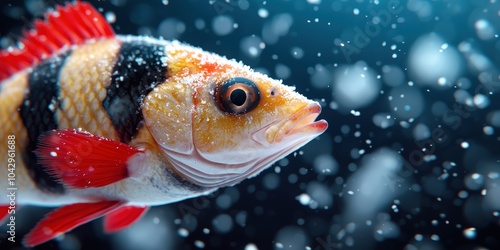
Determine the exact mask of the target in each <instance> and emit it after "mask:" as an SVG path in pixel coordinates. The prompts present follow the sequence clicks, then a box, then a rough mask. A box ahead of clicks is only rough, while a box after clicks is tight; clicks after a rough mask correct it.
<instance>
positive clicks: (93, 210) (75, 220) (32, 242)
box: [23, 201, 125, 247]
mask: <svg viewBox="0 0 500 250" xmlns="http://www.w3.org/2000/svg"><path fill="white" fill-rule="evenodd" d="M123 204H125V202H124V201H101V202H97V203H77V204H72V205H67V206H64V207H61V208H58V209H56V210H54V211H52V212H51V213H49V214H47V215H46V216H45V218H44V219H43V220H41V221H40V222H39V223H38V224H37V225H36V226H35V228H33V229H32V230H31V231H30V232H29V233H28V234H27V235H26V236H25V237H24V239H23V243H24V245H25V246H27V247H32V246H36V245H39V244H42V243H44V242H46V241H49V240H51V239H53V238H55V237H57V236H59V235H61V234H63V233H66V232H68V231H69V230H71V229H73V228H75V227H78V226H80V225H82V224H85V223H87V222H89V221H91V220H94V219H97V218H99V217H101V216H103V215H105V214H107V213H109V212H111V211H113V210H114V209H116V208H118V207H119V206H122V205H123Z"/></svg>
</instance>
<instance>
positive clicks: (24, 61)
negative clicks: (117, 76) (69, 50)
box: [0, 1, 115, 81]
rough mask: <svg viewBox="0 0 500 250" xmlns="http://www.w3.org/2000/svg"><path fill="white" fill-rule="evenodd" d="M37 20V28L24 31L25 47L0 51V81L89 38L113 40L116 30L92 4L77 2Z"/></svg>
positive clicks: (23, 41) (22, 40)
mask: <svg viewBox="0 0 500 250" xmlns="http://www.w3.org/2000/svg"><path fill="white" fill-rule="evenodd" d="M45 19H46V20H45V21H40V20H38V21H35V23H34V29H33V30H30V31H25V32H24V38H23V39H21V41H20V42H21V43H22V44H23V47H22V48H20V49H14V50H4V51H1V52H0V81H2V80H4V79H6V78H8V77H10V76H11V75H12V74H14V73H16V72H18V71H20V70H22V69H25V68H28V67H30V66H32V65H35V64H36V63H38V62H39V61H41V60H43V59H44V58H47V57H50V56H52V55H54V54H57V52H58V51H59V50H60V49H62V48H63V47H65V46H71V45H75V44H82V43H84V42H85V41H87V40H89V39H95V38H102V37H113V36H114V35H115V33H114V31H113V29H112V28H111V26H110V25H109V23H108V22H107V21H106V19H105V18H104V17H103V16H102V15H101V13H99V12H98V11H97V10H96V9H94V8H93V7H92V6H91V5H90V4H88V3H83V2H79V1H77V2H76V3H74V4H67V5H66V6H64V7H62V6H58V7H57V8H56V11H55V12H48V13H46V14H45Z"/></svg>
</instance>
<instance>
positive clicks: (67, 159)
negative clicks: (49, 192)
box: [35, 130, 142, 188]
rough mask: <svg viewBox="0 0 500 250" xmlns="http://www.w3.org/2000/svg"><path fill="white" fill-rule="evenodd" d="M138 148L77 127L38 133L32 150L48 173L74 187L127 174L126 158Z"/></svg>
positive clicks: (102, 183)
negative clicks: (35, 144) (79, 129)
mask: <svg viewBox="0 0 500 250" xmlns="http://www.w3.org/2000/svg"><path fill="white" fill-rule="evenodd" d="M141 152H142V151H141V150H139V149H136V148H133V147H131V146H129V145H127V144H125V143H121V142H117V141H113V140H110V139H108V138H104V137H100V136H96V135H93V134H90V133H88V132H84V131H78V130H54V131H49V132H47V133H45V134H43V135H41V136H40V137H39V144H38V148H37V149H36V150H35V153H36V154H37V156H38V162H39V163H40V164H42V165H43V166H44V167H45V169H46V171H47V172H48V173H49V174H51V175H53V176H54V177H55V178H57V179H58V180H59V181H61V182H62V183H64V184H66V185H68V186H70V187H74V188H89V187H102V186H106V185H109V184H111V183H114V182H117V181H120V180H123V179H125V178H127V177H128V176H129V171H128V164H127V161H128V160H130V158H131V157H132V156H134V155H136V154H138V153H141Z"/></svg>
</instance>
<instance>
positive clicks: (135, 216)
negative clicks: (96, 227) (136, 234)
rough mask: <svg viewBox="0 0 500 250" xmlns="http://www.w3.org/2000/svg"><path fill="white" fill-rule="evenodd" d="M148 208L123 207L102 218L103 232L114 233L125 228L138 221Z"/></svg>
mask: <svg viewBox="0 0 500 250" xmlns="http://www.w3.org/2000/svg"><path fill="white" fill-rule="evenodd" d="M148 210H149V207H147V206H144V207H137V206H125V207H121V208H119V209H117V210H115V211H113V212H111V213H109V214H107V215H106V216H105V217H104V231H105V232H106V233H114V232H117V231H120V230H122V229H125V228H127V227H128V226H130V225H132V224H133V223H134V222H136V221H138V220H139V219H140V218H141V217H142V216H143V215H144V214H146V212H147V211H148Z"/></svg>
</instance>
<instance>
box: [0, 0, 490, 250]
mask: <svg viewBox="0 0 500 250" xmlns="http://www.w3.org/2000/svg"><path fill="white" fill-rule="evenodd" d="M61 2H63V1H58V0H52V1H43V0H24V1H17V0H16V1H13V0H8V1H2V4H1V8H0V10H1V11H2V14H1V16H0V21H1V23H2V25H1V27H0V32H1V33H0V34H1V36H2V39H1V40H0V44H1V46H2V47H8V46H10V45H13V44H14V43H15V41H16V40H17V38H18V37H19V35H20V34H21V30H22V28H26V27H28V26H27V25H28V24H27V23H28V22H29V20H32V19H33V18H34V17H38V16H41V15H42V13H43V12H44V10H45V9H46V8H47V7H50V6H54V4H56V3H61ZM90 2H91V4H93V5H94V6H95V7H96V8H98V9H99V10H100V11H102V12H103V13H104V15H105V17H106V19H107V20H108V21H109V22H110V23H111V24H112V26H113V28H114V29H115V30H116V32H117V33H118V34H134V35H136V34H139V35H148V36H154V37H160V36H161V37H163V38H164V39H179V40H181V41H184V42H187V43H189V44H192V45H195V46H198V47H201V48H203V49H204V50H207V51H212V52H216V53H218V54H221V55H225V56H226V57H228V58H236V59H237V60H241V61H243V62H244V63H245V64H247V65H249V66H251V67H253V68H255V69H257V70H258V71H261V72H264V73H266V74H268V75H270V76H271V77H274V78H279V79H283V80H284V83H285V84H288V85H292V86H295V87H296V89H297V91H298V92H300V93H302V94H304V95H305V96H307V97H308V98H311V99H315V100H318V101H320V102H321V105H322V106H323V112H322V114H321V117H322V118H324V119H326V120H327V121H328V122H329V123H330V128H329V129H328V130H327V132H326V133H325V134H323V135H321V136H320V137H319V138H318V139H316V140H314V141H312V142H311V143H309V144H308V145H306V146H305V147H303V148H302V149H300V150H299V151H297V152H295V153H293V154H292V155H289V156H287V157H286V158H284V159H282V160H280V161H278V162H277V163H275V164H274V165H273V166H272V167H271V168H269V169H268V170H266V171H264V172H263V173H261V174H260V175H258V176H257V177H256V178H252V179H249V180H245V181H243V182H242V183H241V184H238V185H236V186H234V187H229V188H224V189H220V190H219V191H217V192H216V193H214V194H211V195H209V196H203V197H199V198H195V199H190V200H186V201H182V202H178V203H174V204H169V205H165V206H160V207H154V208H152V209H151V211H150V212H149V213H148V214H147V215H146V216H145V217H144V218H143V219H141V220H140V221H139V222H138V223H137V224H135V225H133V226H132V227H131V228H129V229H126V230H124V231H122V232H119V233H116V234H112V235H105V234H103V232H102V229H101V223H102V222H101V221H97V222H93V223H91V224H87V225H84V226H82V227H79V228H77V229H75V230H73V231H71V232H69V233H67V234H66V235H64V236H61V237H59V238H58V239H57V241H55V242H51V243H47V244H44V245H41V246H39V249H245V250H253V249H315V250H316V249H325V250H330V249H408V250H413V249H450V248H454V249H473V248H476V249H477V248H485V249H500V237H499V235H500V133H499V131H500V102H499V101H498V100H499V98H498V95H499V89H500V71H499V70H500V66H499V65H500V38H499V35H500V3H499V2H498V1H495V0H491V1H474V0H459V1H445V0H441V1H425V0H409V1H400V0H387V1H383V0H358V1H347V0H334V1H326V0H307V1H306V0H276V1H274V0H273V1H252V0H227V1H226V0H204V1H198V0H186V1H181V0H170V1H169V0H146V1H132V0H104V1H102V0H100V1H97V0H95V1H90ZM2 143H3V142H2ZM2 164H3V163H2ZM2 167H4V166H2ZM47 211H48V210H47V209H42V208H35V207H23V208H22V209H20V210H19V211H18V218H19V219H18V220H16V223H17V234H19V235H25V234H26V233H27V232H28V230H29V229H30V228H31V227H32V226H33V225H34V224H35V223H36V221H37V220H38V219H40V218H41V217H42V215H43V214H44V213H46V212H47ZM0 228H1V230H0V236H1V241H0V248H1V249H8V248H12V247H14V248H16V247H19V245H12V244H11V243H10V242H8V241H6V240H5V237H6V231H7V226H6V225H1V227H0Z"/></svg>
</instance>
